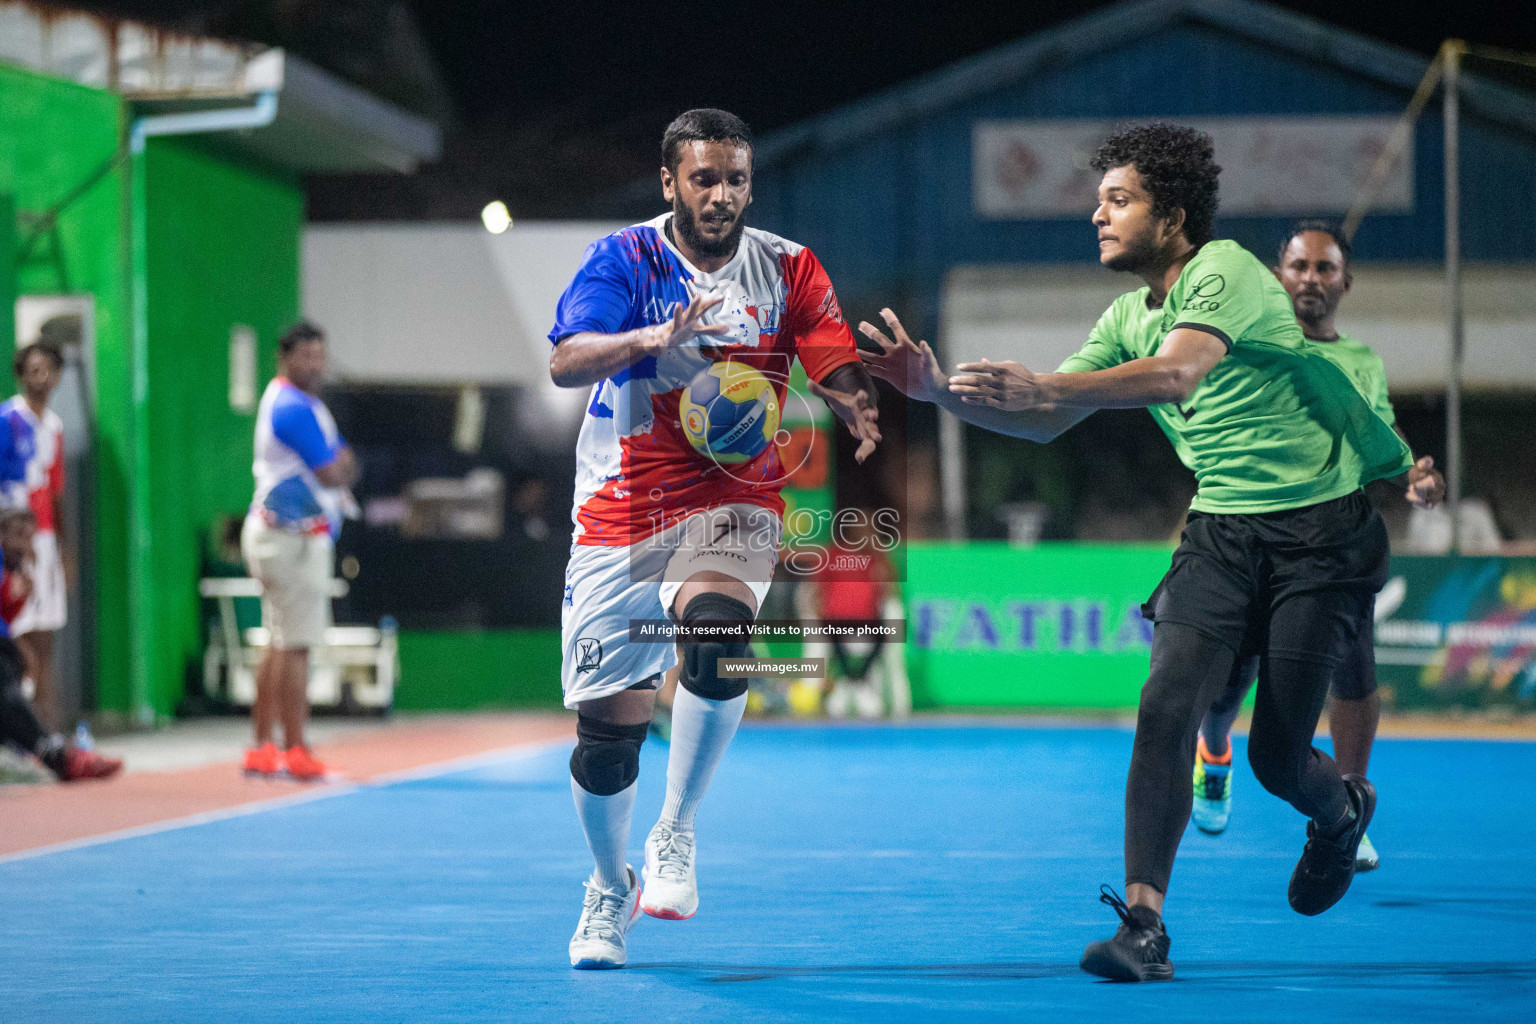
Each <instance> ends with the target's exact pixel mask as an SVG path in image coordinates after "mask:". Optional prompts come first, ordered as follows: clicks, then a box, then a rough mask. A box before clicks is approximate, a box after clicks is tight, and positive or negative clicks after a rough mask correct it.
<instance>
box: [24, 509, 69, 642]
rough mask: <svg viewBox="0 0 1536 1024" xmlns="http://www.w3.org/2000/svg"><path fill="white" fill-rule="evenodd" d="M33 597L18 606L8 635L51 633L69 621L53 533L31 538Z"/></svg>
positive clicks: (39, 534)
mask: <svg viewBox="0 0 1536 1024" xmlns="http://www.w3.org/2000/svg"><path fill="white" fill-rule="evenodd" d="M32 553H33V558H34V562H33V565H32V596H31V597H29V598H27V603H26V604H24V605H22V606H21V611H20V612H19V613H18V614H17V616H16V621H15V622H13V623H12V624H11V635H12V636H21V634H23V633H52V632H54V631H56V630H60V629H63V628H64V623H65V622H67V621H68V620H69V595H68V594H67V593H66V591H65V586H64V561H63V559H61V558H60V557H59V538H58V535H57V534H55V533H54V532H53V531H52V530H49V531H47V532H46V533H45V532H43V531H41V530H40V531H38V532H37V533H36V534H34V535H33V537H32Z"/></svg>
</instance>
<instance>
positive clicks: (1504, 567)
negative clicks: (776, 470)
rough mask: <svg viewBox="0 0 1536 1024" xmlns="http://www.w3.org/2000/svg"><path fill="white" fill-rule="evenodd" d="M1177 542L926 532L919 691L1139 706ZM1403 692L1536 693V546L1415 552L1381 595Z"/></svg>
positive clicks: (916, 659)
mask: <svg viewBox="0 0 1536 1024" xmlns="http://www.w3.org/2000/svg"><path fill="white" fill-rule="evenodd" d="M1170 555H1171V549H1169V548H1167V547H1162V546H1155V547H1154V546H1146V547H1139V546H1108V545H1104V546H1100V545H1086V544H1041V545H1038V546H1036V547H1031V548H1012V547H1009V546H1008V545H1006V544H1003V543H1001V542H999V543H991V542H971V543H965V544H938V543H914V544H912V545H910V547H909V550H908V557H909V559H910V561H909V562H908V577H907V583H906V584H905V586H904V591H905V604H906V609H907V614H908V617H909V622H908V632H907V665H908V673H909V675H910V677H911V681H912V693H913V701H914V704H915V705H916V706H919V707H1078V708H1126V709H1129V708H1133V707H1135V705H1136V700H1137V696H1138V694H1139V692H1140V689H1141V685H1142V683H1143V682H1144V681H1145V680H1146V675H1147V668H1148V657H1149V654H1150V649H1151V640H1152V627H1151V624H1150V623H1148V622H1146V621H1145V620H1143V619H1142V617H1141V611H1140V606H1141V603H1142V602H1143V601H1144V600H1146V598H1147V596H1148V595H1149V594H1150V593H1151V592H1152V589H1153V587H1155V586H1156V585H1157V581H1158V580H1159V579H1160V578H1161V577H1162V574H1163V573H1164V572H1166V571H1167V568H1168V562H1169V557H1170ZM1376 673H1377V678H1378V680H1379V682H1380V684H1381V689H1382V695H1383V698H1384V700H1385V702H1386V703H1387V705H1388V706H1389V707H1398V708H1409V709H1414V708H1422V709H1431V710H1432V709H1436V708H1452V707H1463V708H1481V707H1495V706H1500V705H1504V706H1509V707H1524V708H1529V707H1531V706H1532V705H1536V558H1457V557H1427V556H1399V557H1394V558H1393V559H1392V568H1391V575H1390V578H1389V580H1388V583H1387V585H1386V587H1384V588H1383V590H1382V592H1381V594H1380V595H1379V596H1378V598H1377V604H1376Z"/></svg>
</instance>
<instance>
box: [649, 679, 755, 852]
mask: <svg viewBox="0 0 1536 1024" xmlns="http://www.w3.org/2000/svg"><path fill="white" fill-rule="evenodd" d="M746 709H747V695H746V694H742V695H741V696H740V697H732V698H731V699H730V700H705V699H704V698H703V697H700V696H699V695H698V694H696V693H694V692H692V691H691V690H686V689H684V688H683V687H681V686H679V687H678V688H677V696H676V697H674V698H673V700H672V739H671V741H670V742H671V744H672V749H671V751H670V752H669V753H668V755H667V800H666V803H664V804H663V805H662V808H661V820H662V821H664V822H666V823H667V824H669V825H672V826H674V827H677V828H683V829H691V828H693V818H694V815H695V814H697V813H698V810H699V801H700V800H703V799H704V792H705V790H707V789H709V780H710V779H712V778H714V775H715V766H716V765H718V764H719V763H720V758H721V757H722V756H724V754H725V748H726V747H728V746H730V745H731V737H733V736H735V735H736V727H737V726H738V725H740V724H741V714H742V712H743V711H745V710H746Z"/></svg>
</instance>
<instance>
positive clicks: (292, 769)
mask: <svg viewBox="0 0 1536 1024" xmlns="http://www.w3.org/2000/svg"><path fill="white" fill-rule="evenodd" d="M284 759H285V760H286V761H287V762H288V775H289V776H290V777H291V778H295V779H298V780H299V781H300V782H318V781H320V780H321V779H323V778H325V776H326V772H328V771H329V769H328V768H326V766H325V762H324V761H321V760H318V759H317V758H316V757H315V755H314V754H311V753H310V752H309V748H308V747H289V748H288V753H287V754H286V755H285V756H284Z"/></svg>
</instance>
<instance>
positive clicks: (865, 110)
mask: <svg viewBox="0 0 1536 1024" xmlns="http://www.w3.org/2000/svg"><path fill="white" fill-rule="evenodd" d="M1187 23H1194V24H1200V25H1208V26H1211V27H1213V28H1219V29H1222V30H1223V31H1226V32H1230V33H1232V34H1233V35H1237V36H1242V37H1244V38H1248V39H1252V40H1254V41H1256V42H1259V43H1263V44H1264V45H1266V46H1270V47H1274V48H1276V49H1279V50H1284V51H1289V52H1291V53H1294V54H1296V55H1297V56H1301V57H1306V58H1308V59H1311V60H1314V61H1317V62H1319V63H1323V64H1332V65H1334V66H1336V67H1339V68H1342V69H1343V70H1346V71H1351V72H1354V73H1356V74H1360V75H1363V76H1365V77H1367V78H1370V79H1373V80H1375V81H1378V82H1382V83H1384V84H1386V85H1391V86H1395V87H1397V88H1400V89H1404V90H1412V89H1413V88H1414V87H1415V86H1416V85H1417V84H1418V83H1419V80H1420V79H1421V78H1423V76H1424V72H1425V71H1426V70H1427V69H1428V67H1429V63H1430V62H1429V60H1428V59H1427V58H1425V57H1423V56H1420V55H1419V54H1415V53H1412V52H1410V51H1408V50H1404V49H1402V48H1400V47H1396V46H1393V45H1391V44H1389V43H1384V42H1381V41H1380V40H1376V39H1370V38H1368V37H1366V36H1362V35H1359V34H1357V33H1354V32H1350V31H1347V30H1345V29H1341V28H1337V27H1335V26H1332V25H1325V24H1323V23H1322V22H1318V21H1314V20H1312V19H1311V18H1307V17H1304V16H1302V15H1299V14H1295V13H1292V12H1290V11H1285V10H1281V9H1280V8H1278V7H1275V6H1273V5H1271V4H1267V3H1259V2H1256V0H1127V2H1126V3H1121V4H1116V5H1115V6H1113V7H1109V8H1106V9H1104V10H1101V11H1096V12H1094V13H1093V14H1089V15H1086V16H1084V17H1082V18H1078V19H1075V20H1073V21H1070V22H1068V23H1066V24H1064V25H1060V26H1058V27H1056V28H1053V29H1048V30H1046V31H1043V32H1039V33H1036V34H1034V35H1031V36H1026V37H1025V38H1023V39H1019V40H1016V41H1014V42H1012V43H1008V44H1005V45H1003V46H999V47H997V48H995V49H992V50H988V51H987V52H985V53H982V54H978V55H977V56H974V57H970V58H967V59H965V60H962V61H958V62H956V63H954V64H951V65H950V66H948V67H946V68H943V69H942V70H939V71H936V72H934V73H932V74H929V75H925V76H923V77H921V78H917V79H915V80H913V81H911V82H907V83H904V84H902V85H899V86H896V87H894V88H892V89H888V90H886V91H884V92H881V93H877V94H876V95H874V96H871V97H869V98H868V99H864V100H859V101H857V102H854V103H850V104H848V105H847V106H844V107H840V108H838V109H836V110H833V111H831V112H829V113H826V114H822V115H819V116H817V117H814V118H811V119H810V120H808V121H803V122H801V123H799V124H797V125H794V126H792V127H790V128H787V129H784V130H782V131H779V132H775V133H773V134H771V135H769V136H766V137H764V138H763V139H760V140H759V141H758V144H757V147H756V154H755V156H756V162H757V163H758V165H759V166H762V165H766V164H773V163H777V162H780V161H783V160H786V159H792V158H794V157H797V156H800V155H804V154H808V153H824V152H830V151H833V150H836V149H840V148H842V147H845V146H848V145H851V144H853V143H856V142H860V141H863V140H866V139H868V138H870V137H871V136H873V135H877V134H879V133H880V132H883V131H885V130H886V129H889V128H892V127H896V126H898V125H902V124H906V123H909V122H912V121H915V120H919V119H922V118H924V117H927V116H928V115H931V114H934V113H937V112H939V111H941V110H944V109H946V108H948V107H951V106H954V105H956V104H958V103H961V102H964V101H966V100H969V99H971V98H973V97H976V96H982V95H985V94H987V93H990V92H995V91H997V90H998V89H1001V88H1005V87H1007V86H1009V85H1012V84H1014V83H1016V82H1019V81H1021V80H1023V79H1025V78H1028V77H1029V76H1031V75H1035V74H1039V73H1040V72H1042V71H1048V70H1050V69H1052V68H1055V67H1060V66H1062V65H1066V64H1071V63H1073V62H1075V61H1078V60H1082V59H1085V58H1088V57H1091V56H1098V55H1100V54H1102V53H1103V52H1104V50H1105V49H1106V48H1111V47H1114V46H1118V45H1120V44H1122V43H1126V42H1130V41H1132V40H1135V39H1137V38H1140V37H1142V36H1145V35H1148V34H1150V33H1153V32H1156V31H1158V30H1160V29H1163V28H1167V27H1170V26H1173V25H1179V24H1187ZM1461 94H1462V99H1463V102H1464V103H1465V104H1466V105H1467V106H1468V107H1469V108H1471V109H1473V110H1476V111H1477V112H1478V113H1480V114H1482V115H1483V116H1485V117H1488V118H1491V119H1493V120H1496V121H1500V122H1503V123H1505V124H1508V125H1511V126H1514V127H1517V128H1521V129H1523V130H1525V131H1528V132H1531V133H1533V134H1536V96H1532V95H1530V94H1529V93H1526V92H1522V91H1520V90H1518V89H1512V88H1509V87H1506V86H1503V85H1499V84H1497V83H1494V82H1489V81H1487V80H1484V79H1480V78H1478V77H1477V76H1475V75H1463V76H1462V78H1461ZM652 184H653V186H654V183H652Z"/></svg>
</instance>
